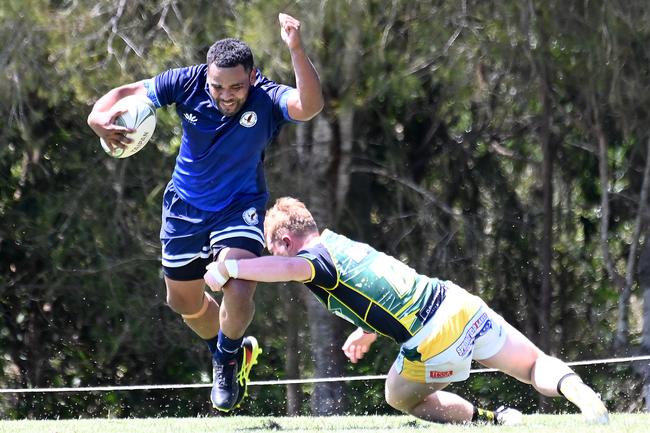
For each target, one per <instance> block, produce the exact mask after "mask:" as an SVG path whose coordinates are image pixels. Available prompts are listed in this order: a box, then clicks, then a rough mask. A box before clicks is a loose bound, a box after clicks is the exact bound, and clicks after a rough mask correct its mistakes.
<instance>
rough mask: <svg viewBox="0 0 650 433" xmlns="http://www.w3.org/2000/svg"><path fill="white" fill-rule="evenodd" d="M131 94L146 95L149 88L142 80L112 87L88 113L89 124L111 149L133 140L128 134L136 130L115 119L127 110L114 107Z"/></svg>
mask: <svg viewBox="0 0 650 433" xmlns="http://www.w3.org/2000/svg"><path fill="white" fill-rule="evenodd" d="M129 95H143V96H146V95H147V89H146V88H145V87H144V84H142V82H141V81H138V82H135V83H131V84H125V85H123V86H119V87H116V88H114V89H111V90H110V91H108V93H106V94H105V95H104V96H102V97H101V98H99V99H98V100H97V102H95V105H93V109H92V111H91V112H90V114H89V115H88V120H87V121H88V126H90V128H91V129H92V130H93V131H94V132H95V134H97V136H98V137H99V138H103V139H104V141H106V143H107V144H108V145H109V147H110V148H111V151H112V150H114V148H115V147H125V144H128V143H130V142H131V140H130V139H129V138H128V137H127V136H126V134H128V133H130V132H134V130H133V129H131V128H125V127H123V126H119V125H115V119H116V118H117V116H119V115H120V114H123V113H124V112H125V110H118V109H115V108H113V107H114V106H115V103H116V102H117V101H119V100H120V99H122V98H124V97H126V96H129Z"/></svg>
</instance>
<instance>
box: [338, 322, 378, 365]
mask: <svg viewBox="0 0 650 433" xmlns="http://www.w3.org/2000/svg"><path fill="white" fill-rule="evenodd" d="M376 339H377V334H369V333H367V332H364V330H363V328H357V329H356V330H355V331H354V332H353V333H352V334H350V336H349V337H348V339H347V340H345V344H343V353H345V356H347V357H348V358H349V359H350V361H351V362H352V363H353V364H356V363H357V361H358V360H360V359H361V358H363V356H364V355H365V354H366V353H367V352H368V350H369V349H370V346H371V345H372V343H374V342H375V340H376Z"/></svg>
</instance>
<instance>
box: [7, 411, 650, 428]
mask: <svg viewBox="0 0 650 433" xmlns="http://www.w3.org/2000/svg"><path fill="white" fill-rule="evenodd" d="M321 431H324V432H333V433H353V432H362V433H363V432H373V433H374V432H390V433H413V432H427V433H429V432H436V433H439V432H441V433H458V432H465V433H467V432H475V433H484V432H495V433H496V432H500V433H507V432H512V433H514V432H517V433H551V432H561V433H582V432H585V433H586V432H588V433H601V432H611V433H648V431H650V414H612V415H611V423H610V424H609V425H607V426H591V425H587V424H585V423H584V422H583V421H582V419H581V418H580V416H579V415H527V416H524V424H523V425H519V426H513V427H505V426H476V425H466V426H461V425H438V424H431V423H426V422H423V421H420V420H416V419H415V418H412V417H408V416H346V417H292V418H289V417H238V416H231V417H213V418H149V419H80V420H58V421H57V420H45V421H32V420H25V421H0V432H1V433H9V432H11V433H236V432H237V433H265V432H270V433H280V432H291V433H301V432H321Z"/></svg>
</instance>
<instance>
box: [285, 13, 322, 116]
mask: <svg viewBox="0 0 650 433" xmlns="http://www.w3.org/2000/svg"><path fill="white" fill-rule="evenodd" d="M278 20H279V21H280V35H281V36H282V40H283V41H284V42H285V43H286V44H287V47H288V48H289V52H290V53H291V63H292V64H293V70H294V73H295V75H296V88H297V91H293V92H292V93H291V95H290V96H289V99H288V100H287V105H288V109H289V115H290V116H291V118H292V119H295V120H309V119H311V118H313V117H314V116H316V115H317V114H318V113H320V112H321V110H322V109H323V104H324V102H323V91H322V89H321V84H320V79H319V78H318V73H317V72H316V68H314V65H313V64H312V63H311V60H309V57H307V54H305V50H304V48H303V46H302V40H301V36H300V21H298V20H297V19H295V18H294V17H292V16H291V15H287V14H282V13H281V14H279V15H278Z"/></svg>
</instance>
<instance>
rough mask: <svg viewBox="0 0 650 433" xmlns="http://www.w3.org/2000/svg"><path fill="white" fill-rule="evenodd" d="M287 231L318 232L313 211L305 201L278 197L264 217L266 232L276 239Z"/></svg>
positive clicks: (297, 233) (295, 232) (300, 233)
mask: <svg viewBox="0 0 650 433" xmlns="http://www.w3.org/2000/svg"><path fill="white" fill-rule="evenodd" d="M286 233H291V234H292V235H296V236H305V235H308V234H312V233H318V226H317V225H316V221H314V217H313V216H312V215H311V212H309V210H307V207H306V206H305V204H304V203H303V202H301V201H300V200H298V199H296V198H293V197H281V198H279V199H277V200H276V201H275V204H274V205H273V207H272V208H270V209H269V210H268V211H267V212H266V217H265V218H264V234H265V236H266V238H267V239H268V240H270V241H275V240H277V239H279V238H281V237H282V236H283V235H284V234H286Z"/></svg>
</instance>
